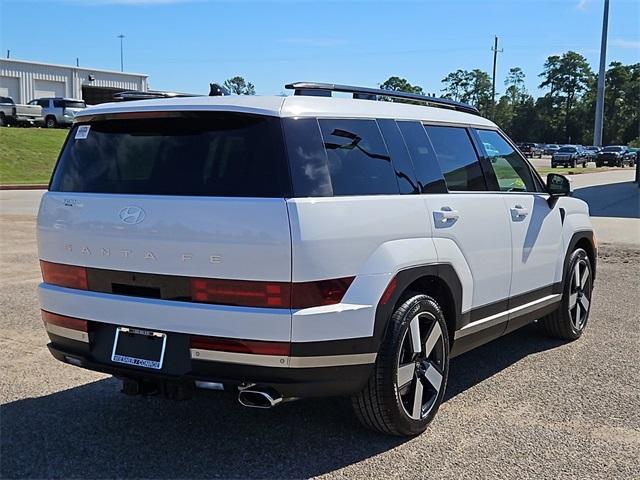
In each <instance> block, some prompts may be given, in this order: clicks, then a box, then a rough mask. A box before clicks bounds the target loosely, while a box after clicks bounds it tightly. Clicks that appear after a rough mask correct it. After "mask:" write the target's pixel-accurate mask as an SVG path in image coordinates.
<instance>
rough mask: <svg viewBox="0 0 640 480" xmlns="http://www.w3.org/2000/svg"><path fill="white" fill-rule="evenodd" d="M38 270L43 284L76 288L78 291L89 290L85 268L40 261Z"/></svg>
mask: <svg viewBox="0 0 640 480" xmlns="http://www.w3.org/2000/svg"><path fill="white" fill-rule="evenodd" d="M40 269H41V270H42V279H43V280H44V282H45V283H50V284H51V285H57V286H59V287H67V288H78V289H80V290H88V289H89V285H88V282H87V269H86V268H85V267H78V266H75V265H64V264H62V263H51V262H45V261H43V260H40Z"/></svg>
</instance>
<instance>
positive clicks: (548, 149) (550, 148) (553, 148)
mask: <svg viewBox="0 0 640 480" xmlns="http://www.w3.org/2000/svg"><path fill="white" fill-rule="evenodd" d="M559 149H560V145H556V144H555V143H551V144H549V145H547V146H545V147H544V154H545V155H553V154H554V153H556V152H557V151H558V150H559Z"/></svg>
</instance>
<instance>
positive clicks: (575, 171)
mask: <svg viewBox="0 0 640 480" xmlns="http://www.w3.org/2000/svg"><path fill="white" fill-rule="evenodd" d="M536 170H537V171H538V173H539V174H540V175H541V176H543V177H545V176H546V175H547V173H559V174H560V175H580V174H582V173H599V172H606V171H607V170H615V169H613V168H607V167H600V168H596V167H586V168H582V167H576V168H571V167H557V168H551V167H536Z"/></svg>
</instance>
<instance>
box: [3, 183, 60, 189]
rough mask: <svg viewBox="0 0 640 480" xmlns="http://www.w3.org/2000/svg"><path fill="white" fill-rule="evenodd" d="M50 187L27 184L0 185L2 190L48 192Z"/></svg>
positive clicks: (44, 184) (41, 184)
mask: <svg viewBox="0 0 640 480" xmlns="http://www.w3.org/2000/svg"><path fill="white" fill-rule="evenodd" d="M47 188H49V185H48V184H46V183H25V184H18V185H0V190H46V189H47Z"/></svg>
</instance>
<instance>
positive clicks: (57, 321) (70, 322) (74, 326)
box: [41, 310, 89, 332]
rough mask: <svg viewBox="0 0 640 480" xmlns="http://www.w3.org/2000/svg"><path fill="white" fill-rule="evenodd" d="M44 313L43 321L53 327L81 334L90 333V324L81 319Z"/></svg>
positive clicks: (43, 311)
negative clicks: (76, 331) (68, 329)
mask: <svg viewBox="0 0 640 480" xmlns="http://www.w3.org/2000/svg"><path fill="white" fill-rule="evenodd" d="M41 311H42V321H43V322H45V323H50V324H51V325H57V326H58V327H64V328H70V329H71V330H78V331H81V332H88V331H89V322H87V321H86V320H81V319H79V318H71V317H66V316H64V315H58V314H57V313H51V312H47V311H46V310H41Z"/></svg>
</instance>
